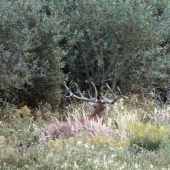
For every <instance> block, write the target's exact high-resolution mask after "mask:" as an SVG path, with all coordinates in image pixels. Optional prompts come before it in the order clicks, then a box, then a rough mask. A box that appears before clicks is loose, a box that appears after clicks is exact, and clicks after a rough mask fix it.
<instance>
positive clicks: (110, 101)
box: [101, 83, 126, 104]
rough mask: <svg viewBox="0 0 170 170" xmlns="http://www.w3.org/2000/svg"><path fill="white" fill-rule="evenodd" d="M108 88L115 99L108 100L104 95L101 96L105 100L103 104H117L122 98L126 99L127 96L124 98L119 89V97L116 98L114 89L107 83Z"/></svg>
mask: <svg viewBox="0 0 170 170" xmlns="http://www.w3.org/2000/svg"><path fill="white" fill-rule="evenodd" d="M106 86H107V87H108V89H109V90H110V92H111V93H112V95H113V99H107V98H106V96H103V95H102V94H101V96H102V97H103V99H104V101H103V102H105V103H110V104H112V103H115V102H116V101H117V100H118V99H120V98H121V97H126V96H123V95H122V94H121V91H120V89H119V87H117V88H118V92H119V95H117V96H115V95H114V93H113V91H112V89H111V88H110V87H109V85H108V84H107V83H106Z"/></svg>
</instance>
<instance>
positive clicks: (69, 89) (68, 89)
mask: <svg viewBox="0 0 170 170" xmlns="http://www.w3.org/2000/svg"><path fill="white" fill-rule="evenodd" d="M71 83H72V81H71V82H70V83H69V87H68V86H67V85H66V84H64V86H65V88H66V89H67V91H68V92H69V93H70V96H66V97H67V98H69V97H72V96H73V95H74V94H73V93H72V92H71V87H70V84H71Z"/></svg>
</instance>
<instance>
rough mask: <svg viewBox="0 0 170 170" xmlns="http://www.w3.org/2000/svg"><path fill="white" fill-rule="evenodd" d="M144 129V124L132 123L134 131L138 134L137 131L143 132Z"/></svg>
mask: <svg viewBox="0 0 170 170" xmlns="http://www.w3.org/2000/svg"><path fill="white" fill-rule="evenodd" d="M144 131H145V125H144V124H142V123H141V124H135V125H134V133H135V134H136V135H138V134H139V133H143V132H144Z"/></svg>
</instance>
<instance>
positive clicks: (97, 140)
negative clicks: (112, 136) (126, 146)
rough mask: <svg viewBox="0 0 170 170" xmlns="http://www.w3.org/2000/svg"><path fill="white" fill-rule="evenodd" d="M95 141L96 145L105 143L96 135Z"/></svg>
mask: <svg viewBox="0 0 170 170" xmlns="http://www.w3.org/2000/svg"><path fill="white" fill-rule="evenodd" d="M93 141H94V142H95V143H103V142H104V140H103V139H101V138H100V136H99V135H96V136H95V137H94V138H93Z"/></svg>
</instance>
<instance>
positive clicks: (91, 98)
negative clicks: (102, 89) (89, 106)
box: [64, 82, 98, 103]
mask: <svg viewBox="0 0 170 170" xmlns="http://www.w3.org/2000/svg"><path fill="white" fill-rule="evenodd" d="M91 83H92V84H93V87H94V90H95V97H94V98H93V97H92V96H91V95H90V99H88V98H86V97H84V96H83V94H82V93H81V91H80V89H79V87H78V85H77V84H76V86H77V91H78V92H79V95H80V96H76V95H75V94H73V93H72V92H71V87H70V85H69V87H68V86H67V85H66V84H64V86H65V88H66V89H67V91H68V92H69V93H70V96H66V97H74V98H76V99H79V100H84V101H87V102H94V103H95V102H97V96H98V92H97V89H96V87H95V85H94V83H93V82H91ZM70 84H71V83H70ZM89 94H90V93H89Z"/></svg>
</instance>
